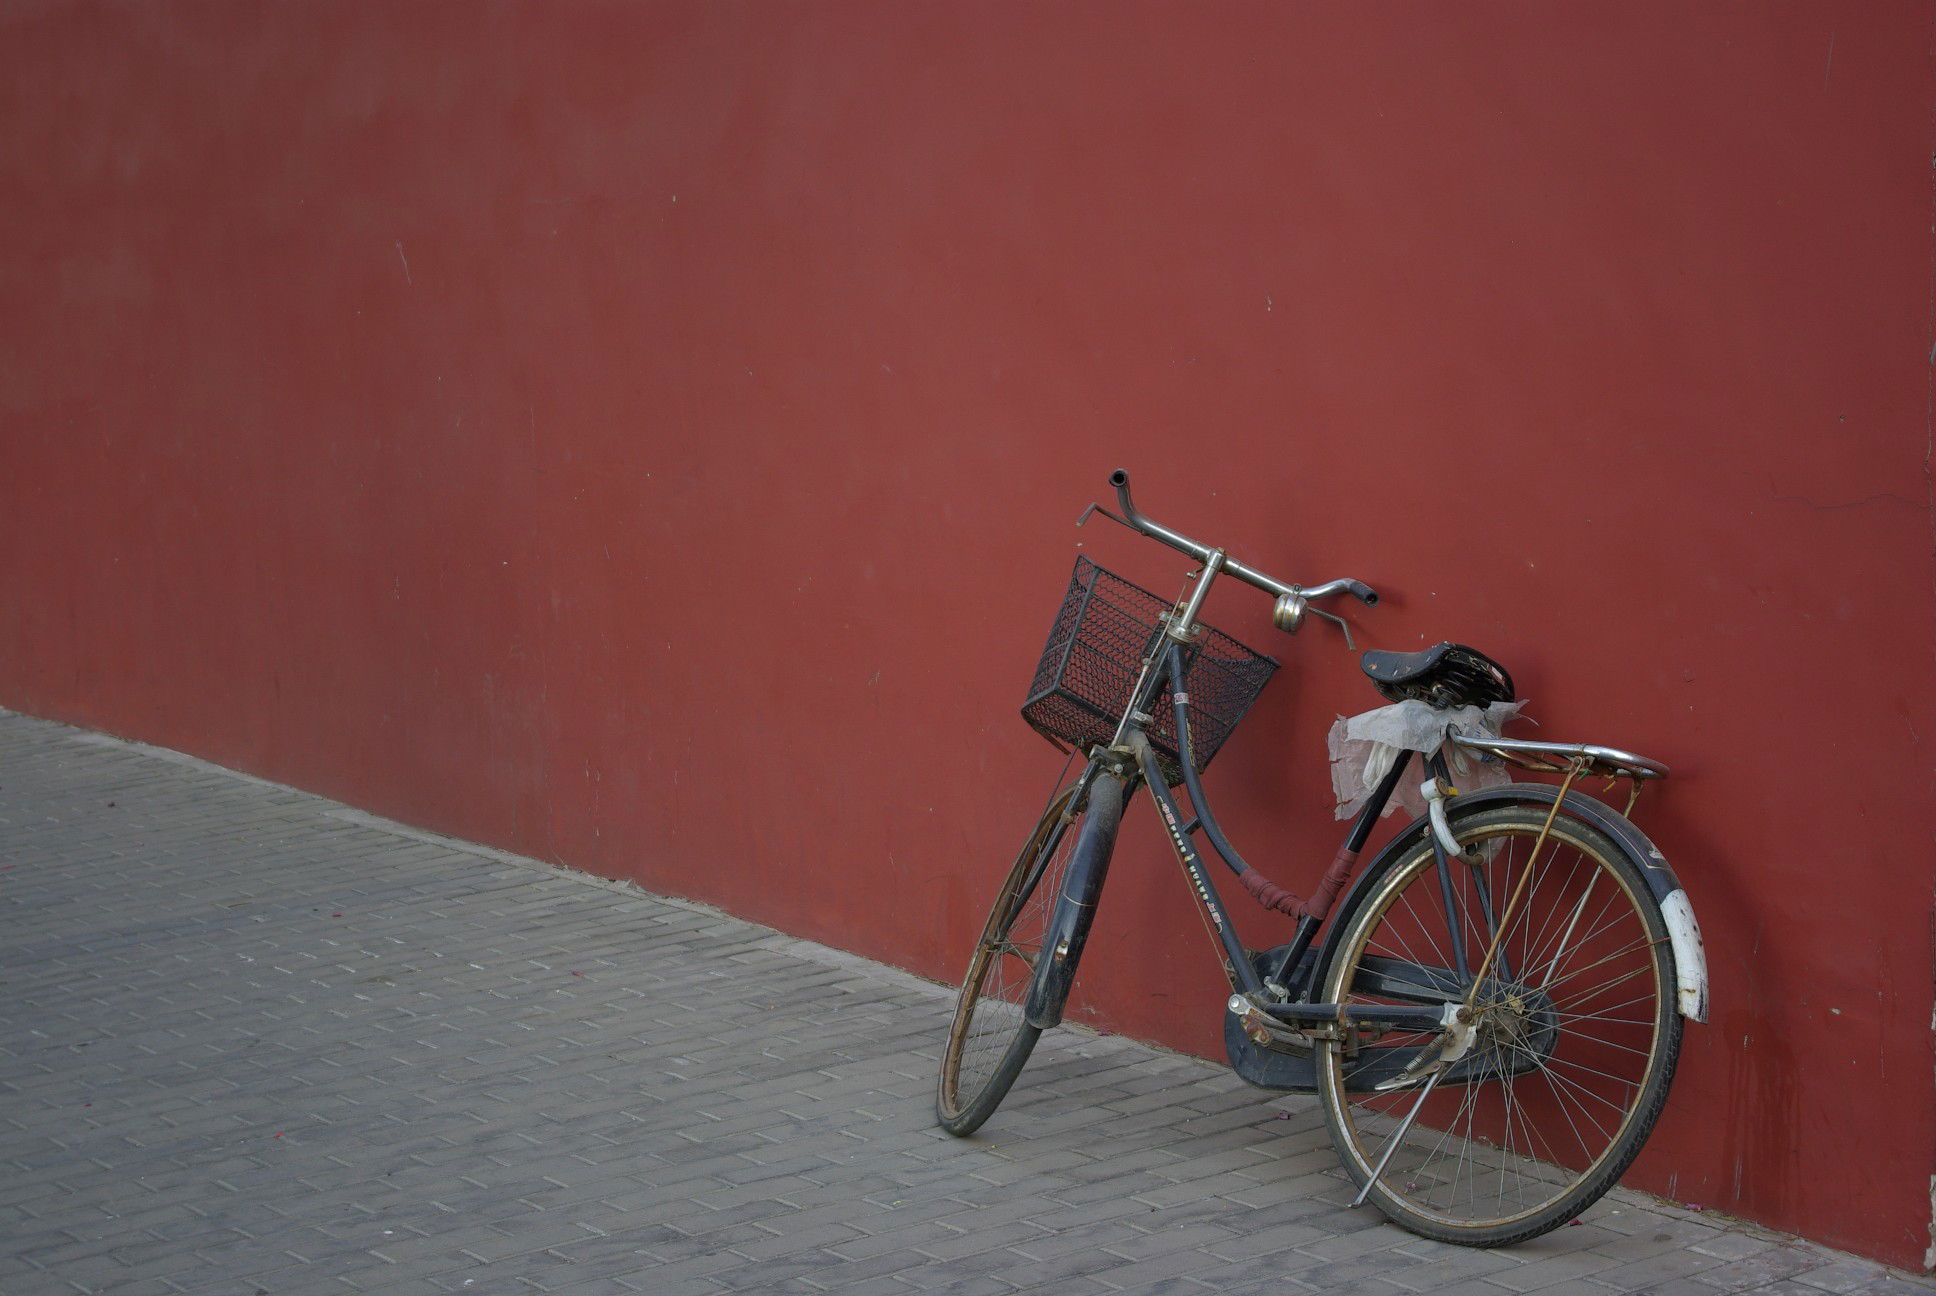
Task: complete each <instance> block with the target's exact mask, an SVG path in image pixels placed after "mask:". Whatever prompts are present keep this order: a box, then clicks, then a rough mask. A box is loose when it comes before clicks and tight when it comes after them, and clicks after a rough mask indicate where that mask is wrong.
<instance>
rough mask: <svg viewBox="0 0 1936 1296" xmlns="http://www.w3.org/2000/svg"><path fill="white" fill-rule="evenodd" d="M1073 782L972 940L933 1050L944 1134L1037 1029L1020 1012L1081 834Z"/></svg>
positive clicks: (986, 1094)
mask: <svg viewBox="0 0 1936 1296" xmlns="http://www.w3.org/2000/svg"><path fill="white" fill-rule="evenodd" d="M1081 790H1083V788H1082V785H1081V784H1080V783H1077V784H1074V785H1071V786H1069V787H1067V788H1064V789H1063V790H1062V791H1061V792H1058V793H1057V794H1056V796H1055V798H1054V799H1053V800H1051V801H1050V802H1049V808H1048V809H1047V810H1044V811H1043V812H1042V818H1041V819H1040V820H1039V821H1038V822H1037V823H1036V825H1035V831H1033V832H1032V833H1030V834H1029V837H1028V840H1027V841H1026V842H1025V843H1023V846H1022V851H1021V854H1020V855H1018V856H1016V858H1015V864H1014V866H1013V867H1012V868H1010V869H1009V871H1008V876H1007V877H1006V878H1005V879H1004V880H1003V882H1002V887H1001V890H1000V891H999V892H998V893H997V894H996V896H995V904H994V907H993V908H991V909H990V910H989V913H988V921H987V922H986V923H984V924H983V926H982V932H981V938H980V939H979V940H978V941H976V942H975V953H974V957H973V958H971V959H970V960H969V962H968V974H967V976H965V977H964V978H963V979H962V982H961V993H960V996H959V997H958V998H957V999H956V1000H955V1017H954V1023H953V1025H952V1026H951V1027H950V1029H949V1031H948V1045H947V1049H946V1051H945V1052H943V1054H942V1055H941V1085H940V1089H939V1090H938V1091H937V1093H936V1095H935V1117H936V1119H937V1120H938V1121H939V1122H940V1124H941V1128H943V1129H945V1130H947V1131H948V1132H949V1133H950V1134H958V1135H965V1134H972V1133H974V1132H975V1130H977V1129H979V1128H980V1127H981V1123H982V1122H983V1121H985V1120H987V1119H988V1118H989V1116H990V1115H992V1114H993V1113H994V1111H995V1108H996V1107H997V1106H999V1105H1000V1104H1001V1101H1002V1099H1003V1098H1004V1097H1005V1096H1006V1095H1007V1093H1008V1090H1009V1086H1011V1085H1013V1084H1014V1083H1015V1077H1016V1076H1018V1075H1020V1074H1021V1073H1022V1067H1023V1065H1024V1064H1026V1063H1027V1062H1028V1059H1029V1054H1030V1053H1031V1052H1032V1051H1033V1050H1034V1048H1035V1041H1036V1039H1037V1038H1038V1037H1039V1036H1040V1035H1041V1034H1042V1032H1041V1030H1040V1029H1038V1028H1037V1027H1034V1026H1031V1025H1029V1024H1028V1022H1027V1020H1026V1019H1025V1018H1024V1017H1023V1015H1022V1005H1023V1000H1024V999H1026V998H1027V996H1028V990H1029V982H1030V980H1031V979H1032V978H1033V977H1034V975H1035V962H1036V959H1037V957H1038V956H1039V955H1040V953H1041V951H1042V947H1043V944H1044V943H1045V942H1044V938H1045V936H1046V935H1047V932H1048V927H1049V919H1050V916H1051V915H1052V914H1053V913H1054V911H1055V903H1056V898H1057V897H1058V896H1060V895H1061V894H1062V883H1063V878H1064V876H1065V875H1066V874H1067V872H1068V869H1069V861H1070V860H1071V859H1072V858H1073V857H1074V855H1075V848H1076V843H1077V841H1079V840H1080V839H1081V837H1082V823H1083V818H1084V816H1085V814H1086V812H1087V805H1086V793H1085V804H1081V805H1074V804H1073V803H1074V801H1075V796H1076V793H1077V792H1078V791H1081Z"/></svg>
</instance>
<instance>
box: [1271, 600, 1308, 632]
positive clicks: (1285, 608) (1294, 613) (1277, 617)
mask: <svg viewBox="0 0 1936 1296" xmlns="http://www.w3.org/2000/svg"><path fill="white" fill-rule="evenodd" d="M1308 601H1309V600H1307V599H1306V598H1305V597H1304V595H1303V594H1301V593H1291V594H1280V595H1278V597H1277V602H1276V604H1274V605H1273V606H1272V607H1271V624H1272V625H1274V626H1276V627H1277V628H1278V629H1279V630H1282V631H1283V632H1284V633H1285V634H1296V633H1297V628H1298V627H1299V626H1301V625H1303V624H1304V609H1305V606H1306V604H1307V603H1308Z"/></svg>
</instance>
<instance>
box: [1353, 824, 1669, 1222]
mask: <svg viewBox="0 0 1936 1296" xmlns="http://www.w3.org/2000/svg"><path fill="white" fill-rule="evenodd" d="M1545 822H1546V807H1543V806H1541V807H1527V806H1508V807H1505V808H1502V809H1498V810H1490V811H1485V812H1483V813H1480V814H1476V815H1472V816H1470V817H1469V818H1465V819H1461V820H1458V821H1457V822H1456V823H1455V824H1454V826H1453V832H1454V835H1455V836H1456V837H1457V838H1458V840H1459V842H1460V844H1461V845H1462V846H1463V847H1464V851H1463V853H1462V855H1460V856H1455V857H1454V858H1453V859H1452V860H1451V861H1450V865H1451V873H1452V884H1451V887H1450V888H1449V890H1450V901H1451V905H1450V914H1449V915H1448V909H1447V890H1448V888H1447V887H1445V886H1444V885H1443V884H1442V882H1441V879H1440V877H1439V872H1438V869H1437V866H1436V863H1435V860H1434V857H1433V853H1432V843H1431V840H1430V838H1429V837H1426V838H1424V839H1423V840H1421V841H1419V842H1417V843H1416V844H1415V845H1414V846H1413V847H1412V848H1411V849H1410V850H1408V851H1405V852H1403V853H1401V854H1400V855H1398V856H1397V857H1396V858H1395V859H1394V862H1393V863H1392V864H1391V865H1390V866H1388V867H1387V868H1386V870H1385V871H1384V873H1383V874H1382V876H1377V877H1374V878H1372V879H1371V880H1370V882H1369V884H1368V888H1367V890H1366V891H1365V893H1364V896H1365V898H1364V900H1363V902H1362V903H1360V904H1359V905H1358V906H1356V908H1355V909H1354V911H1353V913H1352V914H1351V915H1350V916H1349V917H1348V918H1347V919H1346V923H1347V925H1346V928H1345V933H1344V936H1343V938H1342V940H1341V941H1340V943H1339V946H1338V952H1337V955H1336V957H1335V960H1334V962H1333V964H1332V968H1331V971H1330V973H1329V975H1328V976H1327V978H1326V982H1325V1000H1326V1001H1327V1002H1336V1003H1343V1004H1357V1005H1372V1004H1383V1005H1392V1004H1409V1005H1417V1004H1426V1005H1433V1006H1442V1005H1445V1004H1463V1005H1468V1006H1469V1007H1470V1009H1471V1022H1470V1026H1471V1033H1470V1036H1469V1040H1470V1047H1469V1049H1468V1051H1467V1052H1465V1053H1464V1055H1463V1056H1462V1057H1460V1058H1458V1060H1456V1061H1454V1062H1451V1063H1450V1064H1446V1063H1443V1062H1440V1061H1437V1060H1436V1059H1438V1057H1439V1054H1438V1052H1437V1050H1439V1049H1441V1048H1443V1047H1445V1043H1446V1041H1447V1040H1449V1039H1452V1038H1453V1037H1452V1036H1450V1035H1447V1034H1444V1033H1441V1032H1438V1031H1433V1032H1426V1033H1416V1032H1408V1031H1403V1030H1398V1029H1393V1030H1390V1031H1387V1032H1385V1033H1383V1034H1382V1035H1377V1036H1376V1037H1374V1038H1361V1039H1359V1040H1357V1041H1353V1042H1352V1043H1351V1044H1349V1045H1347V1044H1346V1043H1345V1042H1343V1041H1334V1042H1329V1043H1327V1044H1326V1045H1324V1047H1323V1048H1322V1049H1321V1050H1320V1053H1319V1056H1318V1093H1319V1097H1320V1100H1321V1102H1322V1105H1323V1108H1324V1115H1325V1122H1326V1124H1327V1125H1328V1126H1329V1128H1330V1131H1331V1138H1332V1141H1333V1142H1334V1143H1335V1144H1336V1145H1337V1149H1338V1154H1339V1156H1340V1157H1341V1158H1342V1159H1343V1161H1344V1165H1345V1169H1346V1170H1347V1171H1348V1172H1349V1173H1350V1175H1351V1177H1352V1179H1353V1180H1354V1181H1356V1182H1357V1183H1358V1184H1359V1185H1360V1186H1363V1185H1364V1184H1365V1182H1366V1181H1367V1180H1369V1179H1371V1178H1372V1176H1373V1174H1374V1173H1376V1174H1377V1183H1376V1184H1375V1185H1374V1186H1373V1187H1372V1189H1371V1192H1370V1194H1369V1197H1368V1199H1369V1200H1370V1201H1371V1202H1372V1203H1373V1204H1375V1205H1376V1206H1377V1207H1378V1208H1379V1209H1380V1210H1381V1211H1383V1212H1384V1213H1385V1214H1386V1215H1387V1216H1388V1217H1390V1218H1391V1219H1392V1220H1393V1221H1394V1222H1395V1223H1397V1224H1399V1225H1401V1226H1403V1227H1405V1228H1407V1229H1410V1230H1411V1231H1413V1232H1415V1233H1419V1234H1422V1235H1424V1236H1426V1237H1430V1238H1435V1239H1437V1240H1439V1241H1444V1242H1455V1243H1463V1244H1466V1245H1471V1246H1505V1245H1510V1244H1512V1243H1515V1242H1522V1241H1524V1240H1526V1239H1527V1238H1531V1237H1536V1236H1538V1235H1539V1234H1541V1233H1544V1232H1546V1231H1547V1230H1549V1229H1552V1228H1556V1227H1558V1226H1559V1225H1561V1224H1564V1223H1566V1222H1567V1221H1568V1220H1571V1219H1573V1218H1574V1217H1576V1216H1577V1215H1579V1213H1580V1212H1581V1211H1583V1210H1585V1209H1586V1208H1587V1207H1588V1206H1590V1205H1591V1204H1592V1203H1593V1202H1595V1201H1596V1200H1598V1199H1599V1197H1600V1195H1601V1194H1602V1193H1604V1192H1606V1190H1607V1189H1608V1188H1610V1187H1612V1185H1613V1184H1614V1182H1615V1181H1616V1180H1618V1179H1619V1177H1620V1175H1621V1174H1622V1173H1623V1172H1624V1171H1625V1170H1626V1169H1627V1167H1628V1166H1629V1165H1630V1164H1632V1162H1633V1159H1634V1157H1635V1156H1636V1155H1637V1154H1638V1153H1639V1151H1640V1147H1641V1144H1642V1143H1644V1142H1645V1141H1646V1138H1647V1135H1648V1133H1649V1132H1650V1131H1651V1130H1652V1129H1653V1125H1654V1120H1655V1118H1656V1117H1657V1116H1658V1115H1659V1114H1660V1109H1661V1106H1662V1104H1663V1103H1665V1102H1666V1099H1667V1089H1668V1085H1669V1083H1670V1082H1671V1081H1672V1079H1673V1075H1674V1065H1675V1062H1676V1060H1677V1058H1678V1056H1679V1052H1680V1040H1681V1019H1680V1016H1679V1013H1678V1012H1677V1010H1676V1005H1675V994H1674V965H1673V955H1672V952H1671V950H1670V948H1669V945H1668V938H1667V926H1666V922H1665V920H1664V919H1663V918H1662V917H1661V913H1660V908H1659V906H1658V905H1657V904H1656V903H1655V901H1654V899H1653V895H1652V893H1651V892H1649V890H1648V889H1647V885H1646V883H1645V882H1644V881H1643V880H1642V878H1641V875H1640V872H1639V870H1638V869H1637V868H1636V867H1635V866H1634V865H1633V863H1632V862H1631V861H1629V860H1628V859H1627V857H1626V856H1625V855H1624V854H1623V853H1622V852H1621V850H1620V849H1619V848H1618V847H1617V846H1615V845H1614V844H1613V843H1612V842H1611V841H1609V840H1608V839H1607V838H1606V837H1605V836H1603V835H1602V834H1601V833H1599V832H1597V831H1595V830H1594V829H1593V828H1591V827H1589V826H1588V825H1586V824H1584V823H1581V822H1580V821H1579V820H1577V819H1573V818H1570V817H1568V816H1567V815H1565V814H1564V813H1562V814H1561V815H1560V816H1559V817H1558V818H1556V819H1555V820H1554V822H1553V826H1552V831H1551V833H1550V835H1549V836H1548V837H1547V840H1546V842H1545V844H1544V845H1543V846H1541V847H1540V848H1539V851H1538V854H1537V857H1535V856H1534V853H1533V847H1534V845H1535V843H1537V842H1538V840H1539V836H1540V831H1541V828H1542V827H1543V826H1544V824H1545ZM1515 896H1516V897H1517V898H1516V899H1515ZM1502 921H1503V923H1504V924H1505V925H1504V928H1503V931H1502V930H1501V929H1500V927H1499V924H1500V923H1501V922H1502ZM1455 933H1456V935H1455ZM1495 936H1496V937H1497V940H1496V946H1495ZM1460 942H1462V943H1463V947H1464V952H1463V962H1464V966H1465V968H1466V973H1465V975H1463V976H1461V974H1460V973H1459V972H1458V971H1457V970H1456V969H1457V968H1458V967H1459V966H1460V963H1461V958H1460V953H1459V950H1458V945H1459V943H1460ZM1489 950H1492V951H1493V953H1492V961H1491V967H1490V970H1489V971H1487V972H1486V973H1485V979H1484V981H1483V983H1481V984H1480V985H1479V987H1478V989H1477V990H1476V991H1474V989H1473V984H1474V983H1473V979H1472V978H1473V977H1474V976H1476V975H1478V974H1479V972H1480V969H1481V968H1482V967H1483V966H1485V965H1486V961H1487V957H1488V951H1489ZM1434 1072H1436V1080H1435V1081H1434V1082H1433V1083H1432V1084H1431V1085H1430V1086H1429V1091H1428V1084H1427V1082H1428V1080H1431V1079H1432V1077H1433V1074H1434ZM1388 1153H1389V1159H1386V1158H1387V1154H1388ZM1381 1161H1383V1162H1384V1168H1383V1169H1382V1171H1380V1170H1378V1166H1379V1164H1380V1162H1381Z"/></svg>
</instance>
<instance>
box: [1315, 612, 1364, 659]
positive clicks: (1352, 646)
mask: <svg viewBox="0 0 1936 1296" xmlns="http://www.w3.org/2000/svg"><path fill="white" fill-rule="evenodd" d="M1304 610H1305V611H1306V612H1309V613H1310V614H1311V615H1312V616H1321V617H1323V618H1324V619H1325V620H1326V621H1329V622H1332V623H1333V624H1335V625H1336V626H1337V627H1338V629H1340V630H1342V631H1344V646H1345V647H1346V648H1347V649H1348V650H1350V651H1351V652H1357V651H1358V644H1357V641H1356V640H1354V639H1353V638H1352V637H1351V623H1350V622H1348V621H1346V620H1345V619H1344V618H1343V617H1341V616H1338V615H1336V614H1334V613H1331V612H1326V611H1325V610H1324V609H1323V608H1315V607H1310V606H1306V607H1305V609H1304Z"/></svg>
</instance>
